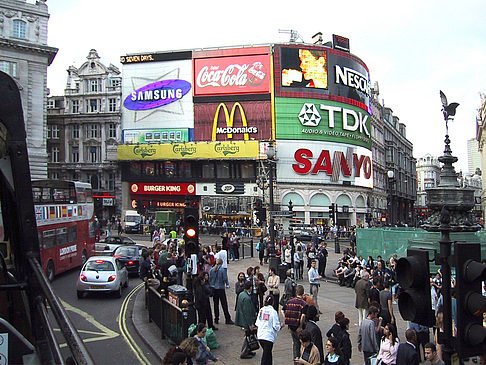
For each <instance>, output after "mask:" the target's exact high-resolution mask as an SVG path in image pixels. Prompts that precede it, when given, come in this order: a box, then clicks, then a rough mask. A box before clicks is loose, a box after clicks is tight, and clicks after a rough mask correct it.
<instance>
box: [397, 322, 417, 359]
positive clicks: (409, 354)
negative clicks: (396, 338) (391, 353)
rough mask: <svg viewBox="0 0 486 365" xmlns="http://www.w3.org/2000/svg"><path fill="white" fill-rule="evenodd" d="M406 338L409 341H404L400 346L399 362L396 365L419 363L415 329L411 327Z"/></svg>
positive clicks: (406, 332) (398, 352)
mask: <svg viewBox="0 0 486 365" xmlns="http://www.w3.org/2000/svg"><path fill="white" fill-rule="evenodd" d="M405 339H406V340H407V342H402V343H401V344H400V345H399V346H398V351H397V364H396V365H419V357H418V355H417V350H416V348H417V334H416V333H415V330H413V329H412V328H409V329H407V330H406V331H405Z"/></svg>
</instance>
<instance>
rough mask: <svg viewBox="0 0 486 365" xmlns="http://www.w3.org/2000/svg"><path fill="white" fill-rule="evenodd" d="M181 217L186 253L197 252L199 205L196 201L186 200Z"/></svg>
mask: <svg viewBox="0 0 486 365" xmlns="http://www.w3.org/2000/svg"><path fill="white" fill-rule="evenodd" d="M183 219H184V243H185V247H186V255H187V256H189V255H191V254H197V253H198V252H199V207H198V204H197V202H196V201H188V200H186V206H185V208H184V217H183Z"/></svg>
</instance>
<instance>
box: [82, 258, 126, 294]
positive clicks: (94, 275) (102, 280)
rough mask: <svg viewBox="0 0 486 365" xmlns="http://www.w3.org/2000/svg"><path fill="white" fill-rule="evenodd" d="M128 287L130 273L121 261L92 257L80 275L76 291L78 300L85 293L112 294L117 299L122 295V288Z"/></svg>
mask: <svg viewBox="0 0 486 365" xmlns="http://www.w3.org/2000/svg"><path fill="white" fill-rule="evenodd" d="M127 286H128V271H127V268H126V267H125V264H123V263H122V262H121V261H119V260H118V259H117V258H116V257H111V256H92V257H90V258H89V259H88V261H86V263H85V264H84V265H83V267H82V268H81V272H80V273H79V277H78V282H77V284H76V290H77V294H78V298H79V299H81V298H83V296H84V293H95V292H111V293H114V294H115V296H116V297H117V298H120V297H121V295H122V287H124V288H126V287H127Z"/></svg>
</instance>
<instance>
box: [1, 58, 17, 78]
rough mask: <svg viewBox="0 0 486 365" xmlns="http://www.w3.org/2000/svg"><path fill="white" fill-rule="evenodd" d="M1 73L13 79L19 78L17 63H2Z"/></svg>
mask: <svg viewBox="0 0 486 365" xmlns="http://www.w3.org/2000/svg"><path fill="white" fill-rule="evenodd" d="M0 71H3V72H5V73H6V74H9V75H10V76H12V77H17V64H16V63H15V62H9V61H0Z"/></svg>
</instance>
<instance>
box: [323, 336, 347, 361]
mask: <svg viewBox="0 0 486 365" xmlns="http://www.w3.org/2000/svg"><path fill="white" fill-rule="evenodd" d="M322 364H323V365H345V364H346V363H345V361H344V357H343V356H342V354H341V351H340V349H339V342H338V340H337V339H336V338H334V337H330V338H328V339H327V342H326V357H325V359H324V362H323V363H322Z"/></svg>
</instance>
